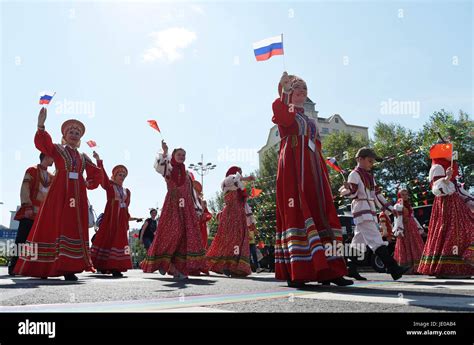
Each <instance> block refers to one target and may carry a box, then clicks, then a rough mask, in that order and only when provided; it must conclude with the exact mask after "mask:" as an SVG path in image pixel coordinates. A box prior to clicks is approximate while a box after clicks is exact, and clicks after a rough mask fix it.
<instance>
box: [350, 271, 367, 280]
mask: <svg viewBox="0 0 474 345" xmlns="http://www.w3.org/2000/svg"><path fill="white" fill-rule="evenodd" d="M347 276H348V277H349V278H354V279H355V280H367V278H366V277H362V276H361V275H360V274H359V272H357V269H349V273H348V274H347Z"/></svg>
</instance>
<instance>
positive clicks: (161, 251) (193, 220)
mask: <svg viewBox="0 0 474 345" xmlns="http://www.w3.org/2000/svg"><path fill="white" fill-rule="evenodd" d="M162 148H163V154H159V155H158V157H157V158H156V160H155V170H156V171H157V172H158V173H159V174H161V175H163V177H164V178H165V180H166V184H167V187H168V193H167V194H166V197H165V202H164V204H163V208H162V211H161V216H160V220H159V222H158V228H157V230H156V233H155V238H154V240H153V243H152V244H151V247H150V248H149V249H148V252H147V255H146V257H145V259H144V260H143V261H142V264H141V268H142V269H143V272H147V273H152V272H154V271H156V270H159V272H160V273H161V274H163V275H164V274H166V273H169V274H171V275H173V276H174V277H175V278H177V279H180V280H181V279H186V278H187V277H188V275H200V273H201V272H204V273H206V272H207V271H206V256H205V251H204V248H203V246H202V239H201V232H200V229H199V215H200V213H201V212H202V209H201V205H200V203H199V202H198V200H197V199H198V198H197V196H196V192H195V190H194V188H193V181H192V178H191V175H190V174H189V172H188V171H186V168H185V166H184V161H185V159H186V151H184V150H183V149H181V148H180V149H175V150H174V151H173V153H172V155H171V157H169V155H168V146H167V145H166V143H165V142H164V141H163V142H162Z"/></svg>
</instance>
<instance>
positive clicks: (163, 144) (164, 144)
mask: <svg viewBox="0 0 474 345" xmlns="http://www.w3.org/2000/svg"><path fill="white" fill-rule="evenodd" d="M161 148H162V149H163V154H165V155H166V154H168V145H166V143H165V141H164V140H162V141H161Z"/></svg>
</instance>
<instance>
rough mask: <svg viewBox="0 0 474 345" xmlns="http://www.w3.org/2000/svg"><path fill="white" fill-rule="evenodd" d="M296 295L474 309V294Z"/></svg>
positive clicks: (321, 298) (327, 293)
mask: <svg viewBox="0 0 474 345" xmlns="http://www.w3.org/2000/svg"><path fill="white" fill-rule="evenodd" d="M295 297H296V298H307V299H317V300H325V301H346V302H365V303H382V304H400V305H409V306H417V307H443V308H459V309H465V310H466V309H468V310H474V300H473V298H472V296H466V297H457V296H456V297H454V296H453V297H451V296H443V297H442V298H439V297H437V296H426V295H413V294H408V293H401V294H398V293H397V292H396V291H394V292H392V293H384V294H377V295H373V294H368V293H363V292H353V291H352V292H351V291H348V293H332V292H320V293H312V294H306V295H302V296H295Z"/></svg>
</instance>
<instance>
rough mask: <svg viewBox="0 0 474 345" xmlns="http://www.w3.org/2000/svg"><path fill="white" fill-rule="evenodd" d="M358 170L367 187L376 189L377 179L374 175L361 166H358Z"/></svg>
mask: <svg viewBox="0 0 474 345" xmlns="http://www.w3.org/2000/svg"><path fill="white" fill-rule="evenodd" d="M356 171H357V172H358V173H359V176H360V178H361V180H362V182H363V183H364V186H365V188H367V189H369V190H375V179H374V175H373V174H372V173H371V172H370V171H367V170H365V169H362V168H361V167H357V168H356Z"/></svg>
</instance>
